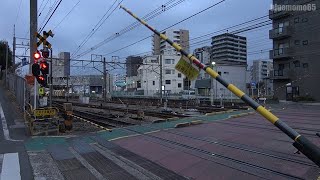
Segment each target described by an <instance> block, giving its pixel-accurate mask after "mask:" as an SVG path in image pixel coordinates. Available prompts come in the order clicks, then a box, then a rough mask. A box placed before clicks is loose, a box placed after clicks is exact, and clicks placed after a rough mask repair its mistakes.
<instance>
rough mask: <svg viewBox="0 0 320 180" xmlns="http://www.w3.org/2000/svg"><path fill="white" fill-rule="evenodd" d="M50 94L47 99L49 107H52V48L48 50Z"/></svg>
mask: <svg viewBox="0 0 320 180" xmlns="http://www.w3.org/2000/svg"><path fill="white" fill-rule="evenodd" d="M50 53H51V54H50V77H49V79H50V94H49V99H50V102H49V103H50V107H52V93H53V74H52V64H53V59H52V48H51V49H50Z"/></svg>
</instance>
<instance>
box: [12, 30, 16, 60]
mask: <svg viewBox="0 0 320 180" xmlns="http://www.w3.org/2000/svg"><path fill="white" fill-rule="evenodd" d="M12 64H13V65H15V64H16V25H13V43H12Z"/></svg>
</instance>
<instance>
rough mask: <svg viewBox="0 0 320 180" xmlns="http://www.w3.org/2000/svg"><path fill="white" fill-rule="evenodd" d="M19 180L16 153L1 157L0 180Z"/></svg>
mask: <svg viewBox="0 0 320 180" xmlns="http://www.w3.org/2000/svg"><path fill="white" fill-rule="evenodd" d="M1 179H2V180H6V179H10V180H21V175H20V163H19V155H18V153H6V154H4V156H3V163H2V170H1V176H0V180H1Z"/></svg>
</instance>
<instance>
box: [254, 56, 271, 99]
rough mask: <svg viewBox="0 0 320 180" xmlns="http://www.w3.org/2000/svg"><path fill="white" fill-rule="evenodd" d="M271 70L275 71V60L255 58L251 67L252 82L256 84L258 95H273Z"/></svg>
mask: <svg viewBox="0 0 320 180" xmlns="http://www.w3.org/2000/svg"><path fill="white" fill-rule="evenodd" d="M270 72H273V62H272V61H270V60H253V65H252V68H251V76H252V79H251V82H252V83H254V84H256V87H255V88H256V89H257V92H256V95H257V96H262V95H265V96H267V95H271V94H272V91H273V82H272V80H270Z"/></svg>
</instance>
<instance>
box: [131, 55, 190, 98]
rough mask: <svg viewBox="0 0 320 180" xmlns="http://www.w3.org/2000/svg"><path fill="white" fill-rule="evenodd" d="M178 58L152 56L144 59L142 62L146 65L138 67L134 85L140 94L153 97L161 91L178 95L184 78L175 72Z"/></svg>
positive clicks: (175, 56)
mask: <svg viewBox="0 0 320 180" xmlns="http://www.w3.org/2000/svg"><path fill="white" fill-rule="evenodd" d="M180 58H181V56H177V55H159V56H157V55H154V56H147V57H144V59H143V62H144V64H147V65H143V66H140V67H139V69H138V79H139V81H137V85H136V86H137V90H138V91H139V92H140V94H141V95H146V96H154V95H157V94H159V93H160V90H161V89H163V90H164V91H165V92H166V93H168V94H178V93H180V92H181V91H182V90H183V87H184V84H183V83H184V78H185V76H184V75H183V74H181V73H180V72H178V71H177V70H175V65H176V64H177V63H178V61H179V60H180ZM161 61H162V63H161ZM161 64H162V73H160V69H161V68H160V67H161ZM161 76H162V77H161ZM161 79H162V81H161ZM161 82H162V83H161Z"/></svg>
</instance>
